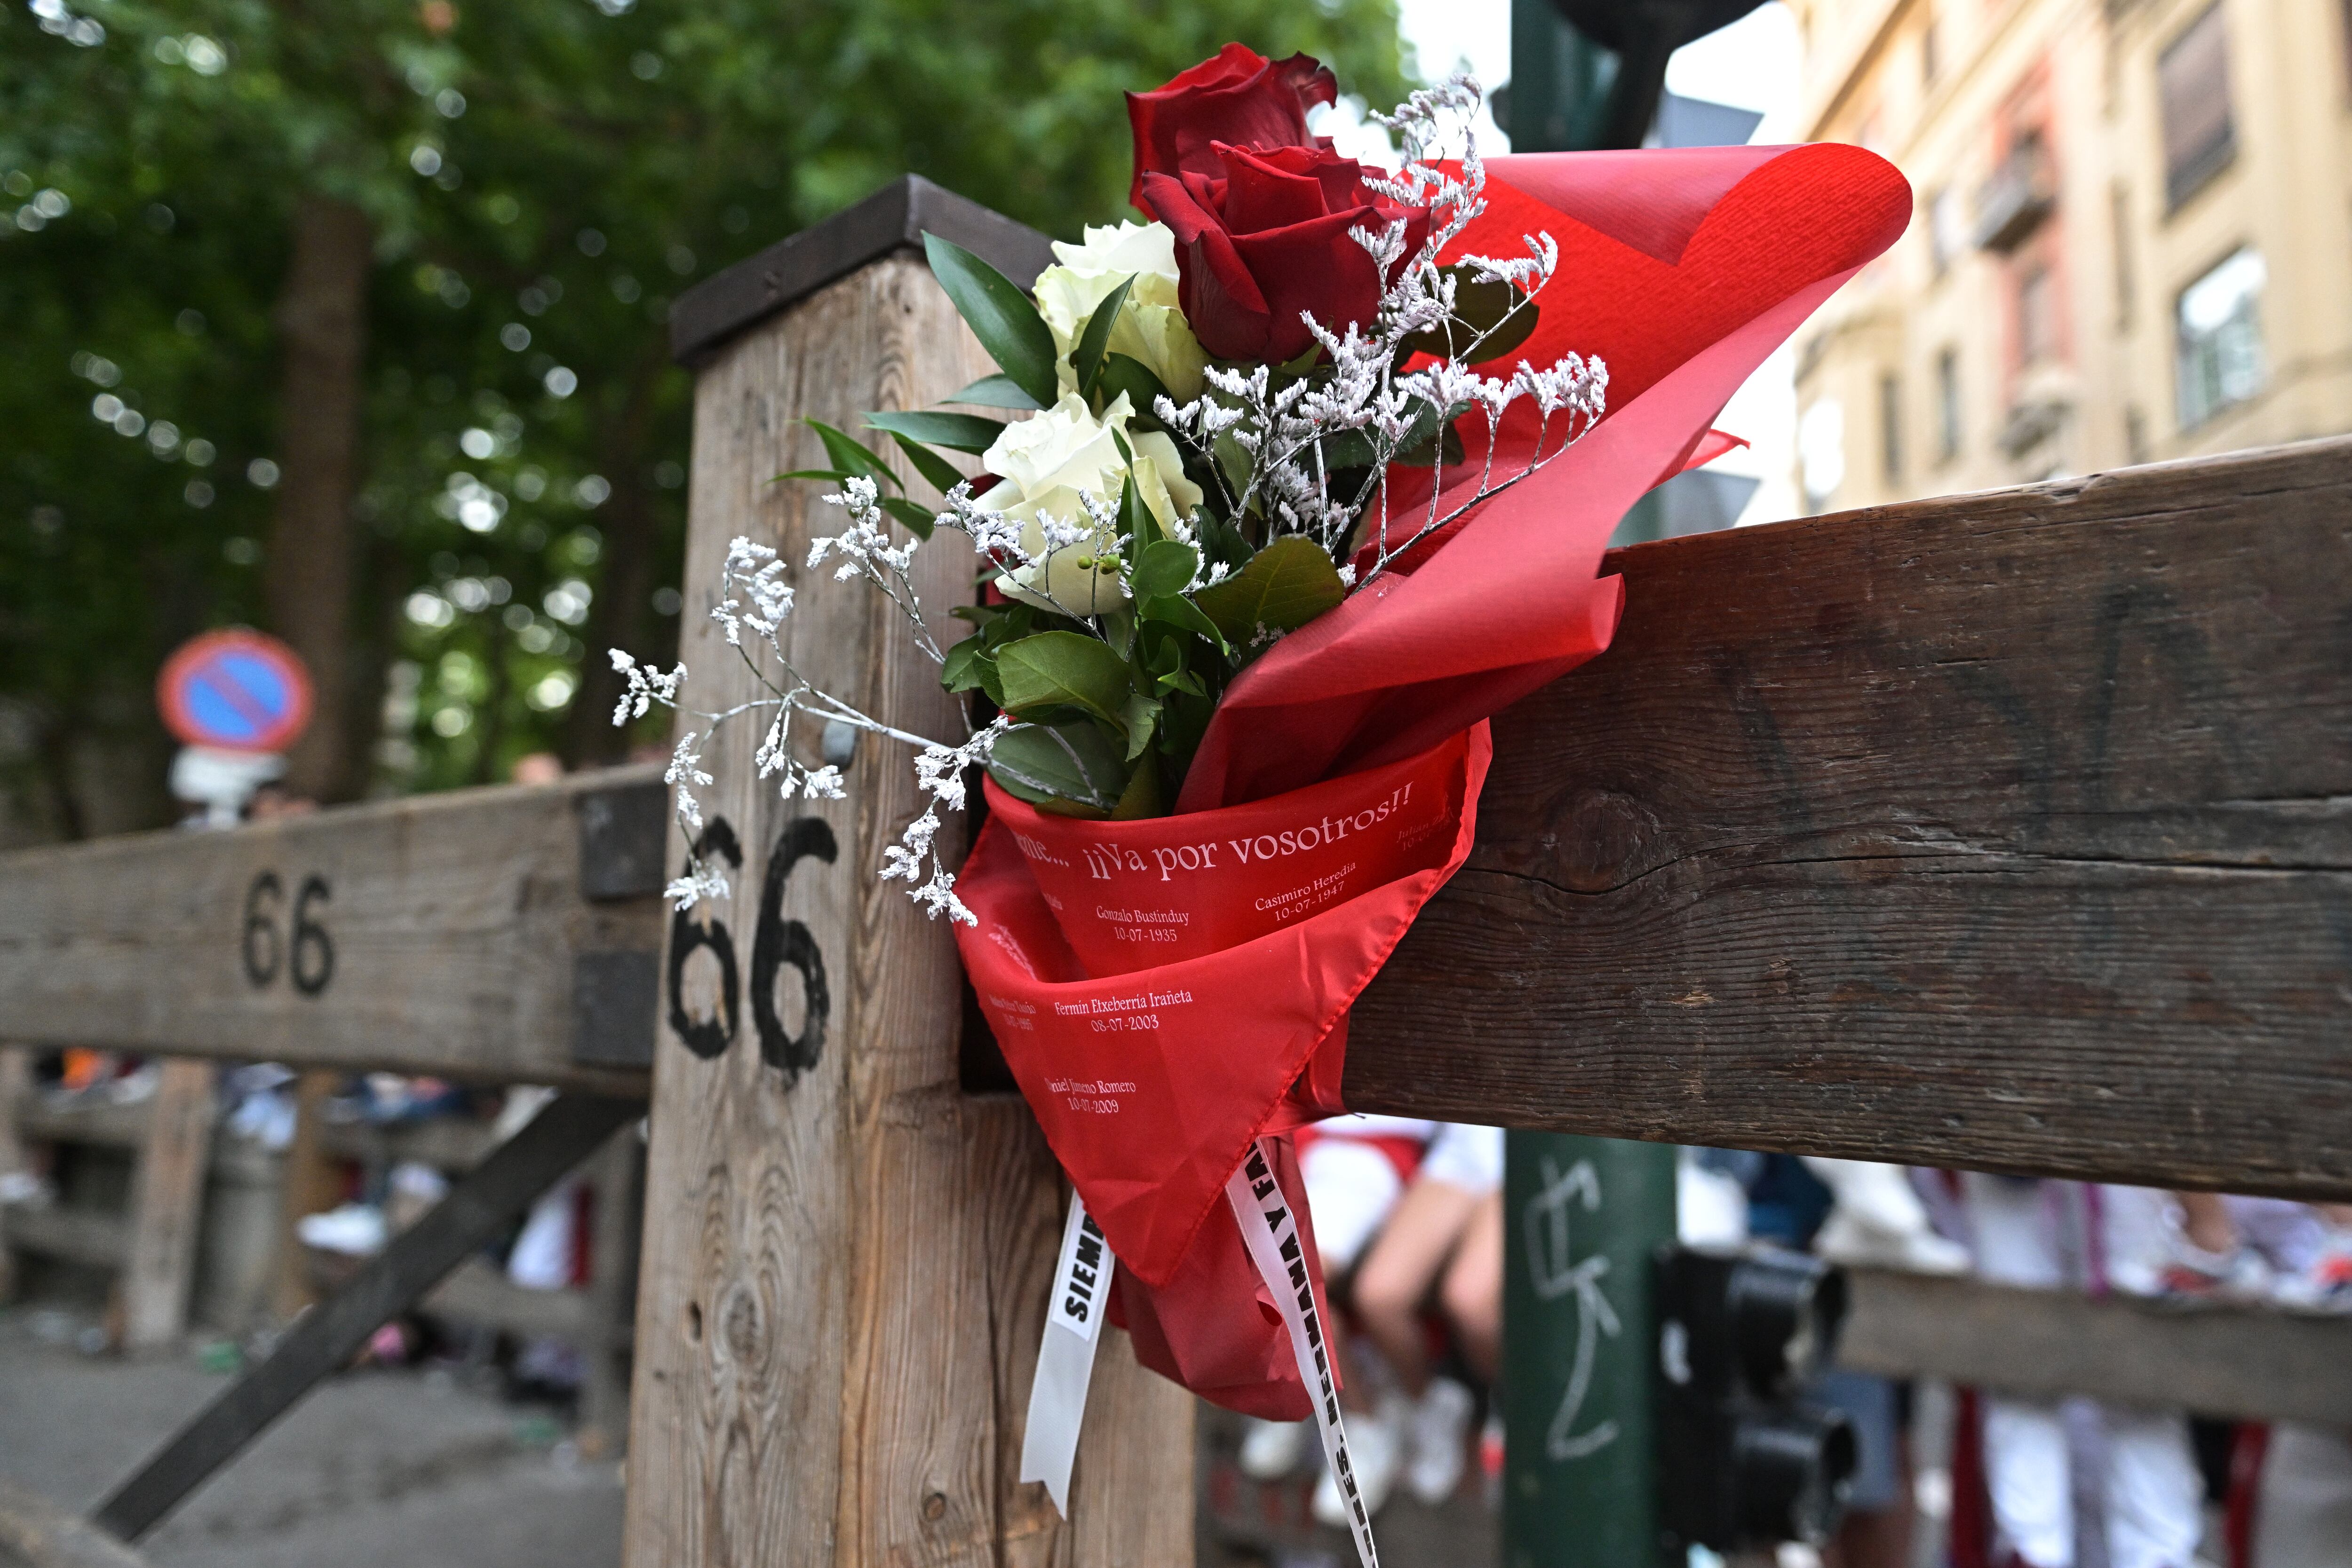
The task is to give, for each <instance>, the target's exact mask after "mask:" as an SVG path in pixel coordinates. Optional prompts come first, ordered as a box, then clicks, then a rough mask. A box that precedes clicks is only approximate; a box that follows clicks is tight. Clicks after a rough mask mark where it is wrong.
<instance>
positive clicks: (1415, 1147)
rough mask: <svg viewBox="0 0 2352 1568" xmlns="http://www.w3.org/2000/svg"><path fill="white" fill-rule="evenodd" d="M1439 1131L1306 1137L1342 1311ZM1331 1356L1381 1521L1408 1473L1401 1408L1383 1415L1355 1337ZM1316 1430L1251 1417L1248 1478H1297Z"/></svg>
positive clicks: (1355, 1121) (1407, 1123)
mask: <svg viewBox="0 0 2352 1568" xmlns="http://www.w3.org/2000/svg"><path fill="white" fill-rule="evenodd" d="M1435 1126H1436V1124H1435V1123H1433V1122H1428V1121H1423V1120H1422V1119H1421V1118H1419V1117H1412V1116H1363V1115H1349V1116H1335V1117H1332V1118H1331V1119H1330V1120H1328V1121H1325V1122H1318V1123H1316V1124H1314V1125H1312V1126H1308V1127H1302V1128H1300V1129H1299V1131H1298V1134H1297V1149H1298V1174H1299V1179H1300V1180H1301V1181H1302V1182H1304V1183H1305V1185H1306V1187H1307V1214H1308V1222H1309V1224H1310V1225H1312V1227H1313V1228H1314V1232H1315V1249H1316V1251H1317V1253H1318V1254H1319V1255H1320V1256H1321V1258H1322V1260H1323V1273H1324V1279H1325V1281H1326V1282H1327V1284H1328V1288H1329V1290H1330V1293H1331V1296H1332V1298H1333V1301H1334V1303H1335V1305H1336V1304H1338V1303H1339V1302H1340V1301H1345V1300H1346V1299H1348V1295H1349V1293H1348V1291H1346V1289H1345V1286H1346V1285H1347V1283H1348V1281H1349V1277H1350V1275H1351V1274H1352V1272H1353V1270H1354V1269H1355V1267H1356V1261H1357V1260H1358V1259H1359V1258H1360V1257H1361V1256H1362V1255H1363V1253H1364V1249H1365V1248H1366V1247H1367V1246H1368V1245H1369V1244H1370V1241H1371V1239H1372V1237H1373V1236H1374V1235H1375V1234H1376V1233H1377V1232H1378V1231H1379V1230H1380V1228H1381V1226H1382V1225H1384V1224H1386V1223H1387V1222H1388V1218H1389V1216H1390V1213H1391V1211H1392V1210H1393V1209H1394V1208H1395V1207H1396V1206H1397V1200H1398V1199H1399V1198H1400V1197H1402V1196H1403V1195H1404V1189H1405V1183H1406V1181H1407V1180H1408V1179H1409V1178H1410V1177H1411V1176H1412V1174H1413V1171H1414V1169H1415V1168H1416V1167H1417V1166H1419V1165H1420V1163H1421V1158H1422V1151H1423V1148H1424V1147H1426V1146H1427V1145H1428V1143H1429V1140H1430V1136H1431V1134H1432V1132H1433V1129H1434V1128H1435ZM1332 1348H1333V1350H1334V1352H1335V1353H1336V1354H1337V1359H1338V1360H1339V1366H1340V1373H1341V1377H1340V1392H1339V1403H1340V1406H1341V1407H1342V1408H1343V1409H1345V1410H1346V1411H1347V1412H1348V1415H1349V1417H1350V1419H1349V1422H1348V1447H1349V1458H1350V1461H1351V1462H1352V1464H1353V1466H1354V1469H1355V1473H1356V1490H1357V1492H1358V1494H1359V1495H1360V1497H1361V1498H1362V1500H1363V1502H1364V1507H1365V1508H1366V1510H1368V1511H1373V1512H1377V1511H1379V1510H1380V1508H1381V1505H1382V1504H1384V1503H1386V1502H1387V1500H1388V1497H1389V1493H1390V1491H1391V1490H1392V1489H1393V1488H1394V1487H1395V1485H1396V1480H1397V1474H1398V1471H1399V1470H1400V1469H1402V1464H1403V1459H1404V1452H1405V1437H1404V1433H1403V1430H1402V1420H1401V1419H1400V1418H1399V1416H1400V1413H1399V1411H1398V1410H1397V1408H1396V1407H1395V1406H1394V1403H1393V1402H1392V1401H1391V1402H1385V1403H1386V1405H1387V1407H1385V1408H1384V1407H1383V1405H1384V1402H1383V1401H1381V1399H1379V1398H1378V1397H1377V1396H1376V1395H1375V1392H1374V1390H1373V1388H1372V1387H1371V1384H1372V1383H1373V1382H1374V1380H1375V1378H1376V1377H1377V1369H1376V1368H1372V1367H1369V1366H1367V1365H1365V1364H1364V1362H1363V1358H1361V1357H1360V1356H1357V1355H1355V1354H1351V1352H1350V1349H1349V1344H1348V1343H1347V1336H1346V1335H1345V1334H1334V1335H1332ZM1313 1429H1314V1423H1313V1422H1312V1421H1268V1420H1264V1419H1261V1418H1259V1417H1256V1416H1252V1417H1250V1418H1249V1419H1248V1420H1247V1421H1246V1422H1245V1423H1244V1427H1243V1437H1242V1447H1241V1454H1240V1464H1241V1469H1242V1473H1243V1474H1244V1475H1246V1476H1249V1477H1250V1478H1252V1479H1255V1480H1261V1481H1270V1480H1276V1479H1280V1478H1281V1477H1283V1476H1286V1475H1288V1474H1290V1473H1291V1471H1293V1470H1295V1469H1297V1468H1298V1465H1299V1462H1300V1461H1301V1460H1302V1459H1303V1458H1305V1457H1306V1455H1307V1448H1308V1446H1309V1445H1308V1437H1309V1435H1310V1434H1311V1433H1312V1431H1313ZM1324 1490H1329V1491H1330V1492H1331V1494H1332V1506H1333V1508H1334V1509H1336V1508H1337V1507H1338V1506H1339V1503H1338V1497H1339V1483H1338V1482H1337V1481H1335V1480H1334V1479H1332V1478H1331V1476H1330V1475H1329V1473H1328V1468H1327V1469H1326V1472H1325V1474H1324V1475H1323V1477H1322V1479H1321V1481H1320V1483H1319V1484H1318V1489H1317V1493H1316V1497H1317V1502H1318V1507H1320V1505H1321V1501H1322V1494H1323V1492H1324ZM1335 1517H1336V1516H1335ZM1340 1522H1345V1521H1344V1520H1341V1521H1340Z"/></svg>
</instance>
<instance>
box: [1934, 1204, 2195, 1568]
mask: <svg viewBox="0 0 2352 1568" xmlns="http://www.w3.org/2000/svg"><path fill="white" fill-rule="evenodd" d="M1960 1190H1961V1197H1962V1205H1963V1208H1964V1210H1965V1213H1966V1218H1967V1222H1968V1225H1969V1230H1970V1233H1971V1234H1970V1238H1969V1240H1970V1250H1971V1253H1972V1255H1973V1256H1974V1258H1975V1260H1976V1270H1977V1274H1978V1277H1979V1278H1980V1279H1984V1280H1989V1281H1994V1282H1996V1283H2000V1284H2005V1285H2018V1286H2022V1287H2025V1288H2027V1289H2030V1290H2065V1289H2070V1288H2071V1289H2076V1290H2087V1291H2091V1292H2092V1293H2093V1294H2103V1293H2105V1291H2108V1290H2110V1289H2122V1290H2126V1291H2129V1292H2131V1293H2135V1294H2149V1293H2155V1292H2157V1291H2160V1290H2161V1289H2162V1286H2163V1280H2164V1277H2165V1270H2166V1269H2167V1267H2168V1264H2169V1262H2170V1261H2171V1260H2173V1259H2174V1258H2175V1257H2176V1256H2177V1255H2178V1250H2179V1235H2180V1232H2181V1228H2182V1226H2183V1225H2184V1223H2186V1222H2185V1221H2184V1220H2183V1219H2182V1218H2180V1217H2179V1209H2178V1208H2177V1207H2175V1206H2174V1204H2173V1202H2172V1199H2171V1198H2170V1197H2169V1196H2168V1195H2167V1194H2165V1193H2162V1192H2158V1191H2156V1190H2154V1189H2152V1188H2147V1187H2126V1186H2095V1185H2086V1184H2084V1183H2079V1182H2063V1181H2042V1180H2035V1179H2032V1178H2028V1177H2018V1176H1990V1175H1986V1174H1984V1173H1981V1172H1977V1171H1969V1172H1964V1173H1962V1175H1961V1177H1960ZM2099 1411H2100V1416H2101V1419H2102V1422H2103V1424H2104V1426H2105V1436H2106V1458H2105V1471H2104V1474H2102V1475H2100V1476H2099V1477H2097V1478H2095V1479H2097V1481H2098V1482H2099V1483H2100V1486H2099V1489H2098V1490H2100V1491H2101V1492H2103V1493H2104V1495H2105V1501H2106V1515H2107V1519H2106V1548H2107V1563H2108V1568H2190V1564H2191V1563H2193V1562H2194V1561H2195V1560H2196V1551H2197V1545H2198V1542H2199V1541H2200V1538H2201V1536H2202V1535H2203V1533H2204V1499H2205V1483H2204V1479H2203V1477H2202V1476H2201V1475H2200V1473H2199V1470H2198V1468H2197V1462H2196V1458H2195V1457H2194V1454H2193V1452H2192V1450H2191V1448H2190V1446H2189V1422H2188V1417H2187V1416H2184V1415H2183V1414H2182V1413H2181V1412H2179V1411H2178V1410H2160V1411H2159V1410H2137V1409H2131V1408H2127V1407H2125V1406H2099ZM1983 1450H1984V1470H1985V1479H1986V1484H1987V1488H1988V1490H1989V1491H1990V1495H1991V1502H1992V1512H1993V1522H1994V1526H1995V1528H1996V1530H1997V1531H1998V1533H1999V1537H2000V1551H2001V1552H2004V1553H2005V1555H2004V1556H2003V1557H2002V1558H2001V1559H2000V1561H2001V1562H2003V1563H2007V1564H2011V1565H2013V1568H2074V1544H2075V1532H2074V1465H2073V1459H2072V1457H2071V1455H2070V1451H2069V1447H2068V1443H2067V1435H2066V1428H2065V1424H2064V1421H2063V1416H2062V1414H2061V1410H2060V1406H2058V1405H2057V1404H2055V1403H2052V1402H2044V1401H2034V1400H2021V1399H2005V1398H1998V1397H1990V1396H1989V1397H1987V1398H1986V1399H1985V1401H1984V1417H1983Z"/></svg>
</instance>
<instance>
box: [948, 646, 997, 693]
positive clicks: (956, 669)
mask: <svg viewBox="0 0 2352 1568" xmlns="http://www.w3.org/2000/svg"><path fill="white" fill-rule="evenodd" d="M983 641H984V639H982V638H979V637H966V638H965V639H964V640H963V641H962V642H961V643H953V644H951V645H950V647H949V649H948V656H947V660H946V662H945V663H944V664H941V665H940V685H942V686H944V687H946V688H947V689H948V690H949V691H951V692H969V691H973V690H978V691H982V692H985V693H986V694H988V700H989V701H990V702H992V703H994V704H996V705H997V706H999V707H1003V706H1004V687H1003V683H1002V682H1000V681H999V680H998V679H997V674H996V661H995V660H994V659H992V658H991V657H990V656H989V653H988V650H987V648H985V647H984V646H982V643H983Z"/></svg>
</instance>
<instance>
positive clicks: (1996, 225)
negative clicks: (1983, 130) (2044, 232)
mask: <svg viewBox="0 0 2352 1568" xmlns="http://www.w3.org/2000/svg"><path fill="white" fill-rule="evenodd" d="M2057 205H2058V180H2057V174H2056V172H2055V171H2054V170H2053V169H2052V168H2051V165H2050V155H2049V153H2048V152H2045V151H2044V150H2043V149H2042V143H2041V141H2038V140H2031V141H2021V142H2019V143H2018V145H2017V147H2016V148H2015V149H2014V150H2013V151H2012V152H2011V153H2010V155H2009V156H2008V157H2006V158H2004V159H2002V160H2001V162H2000V168H1999V169H1997V170H1995V171H1994V172H1993V176H1992V178H1991V179H1990V180H1987V181H1986V182H1985V183H1984V184H1983V186H1982V187H1981V188H1979V190H1978V192H1977V201H1976V210H1977V227H1976V244H1977V248H1978V249H1979V250H1989V251H1992V252H1994V253H1996V254H1998V255H2001V256H2006V255H2008V254H2009V253H2010V252H2011V251H2013V250H2015V249H2016V248H2017V247H2018V246H2021V245H2023V244H2024V243H2025V242H2026V240H2027V238H2028V237H2030V236H2031V235H2032V233H2033V231H2034V230H2035V229H2037V228H2040V227H2041V226H2042V219H2044V218H2046V217H2048V216H2049V215H2050V214H2051V212H2052V211H2053V209H2054V208H2055V207H2056V206H2057Z"/></svg>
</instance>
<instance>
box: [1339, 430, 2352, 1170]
mask: <svg viewBox="0 0 2352 1568" xmlns="http://www.w3.org/2000/svg"><path fill="white" fill-rule="evenodd" d="M1609 565H1610V566H1612V567H1614V568H1615V569H1616V570H1620V571H1622V573H1623V574H1624V576H1625V580H1626V588H1627V593H1626V610H1625V619H1624V624H1623V626H1622V630H1621V631H1620V632H1619V635H1618V638H1617V641H1616V643H1615V644H1614V645H1613V646H1612V648H1611V649H1610V650H1609V652H1608V653H1605V654H1603V655H1602V656H1601V658H1599V659H1596V660H1595V661H1593V662H1592V663H1591V664H1589V665H1587V666H1586V667H1585V668H1583V669H1581V670H1579V671H1577V672H1575V673H1574V674H1570V675H1569V676H1568V677H1567V678H1565V679H1563V680H1561V681H1559V682H1558V683H1556V684H1555V685H1552V686H1551V687H1550V688H1549V689H1548V690H1546V691H1544V692H1542V693H1539V694H1538V695H1536V696H1534V697H1532V698H1530V699H1529V700H1528V701H1527V702H1525V703H1522V704H1520V705H1519V706H1517V708H1515V709H1513V710H1511V711H1510V712H1509V713H1507V714H1506V715H1505V716H1503V717H1502V718H1501V719H1500V720H1498V721H1497V723H1496V757H1495V769H1494V773H1493V775H1492V776H1491V777H1490V778H1489V779H1488V781H1487V784H1486V795H1485V799H1484V800H1483V801H1482V802H1481V804H1480V808H1479V835H1478V845H1477V849H1476V852H1475V854H1474V856H1473V858H1472V860H1471V862H1470V863H1469V865H1468V866H1467V867H1465V870H1464V871H1463V872H1462V873H1461V874H1460V875H1458V876H1457V877H1455V879H1454V882H1453V883H1452V884H1451V885H1450V886H1448V887H1447V888H1446V889H1445V890H1444V893H1443V894H1441V895H1440V896H1439V897H1438V898H1437V899H1436V900H1435V901H1434V902H1433V903H1432V904H1430V906H1429V907H1428V909H1427V910H1425V911H1424V912H1423V915H1422V917H1421V920H1420V921H1419V923H1418V924H1417V925H1415V926H1414V927H1413V929H1412V933H1411V935H1409V936H1407V937H1406V939H1405V941H1404V944H1403V945H1402V946H1401V947H1400V948H1399V949H1398V951H1397V954H1396V956H1395V957H1394V958H1393V959H1392V960H1391V963H1390V964H1389V966H1388V967H1387V968H1386V970H1384V971H1383V972H1382V974H1381V977H1380V978H1379V979H1378V980H1377V981H1375V982H1374V984H1373V986H1372V988H1371V990H1370V992H1369V993H1368V994H1367V995H1366V997H1365V998H1364V1000H1363V1002H1362V1004H1361V1005H1360V1007H1359V1008H1358V1009H1357V1011H1356V1014H1355V1022H1354V1025H1353V1029H1352V1032H1351V1036H1350V1045H1349V1071H1348V1076H1347V1081H1346V1082H1347V1097H1348V1102H1349V1104H1351V1105H1360V1107H1361V1108H1363V1109H1365V1110H1399V1109H1403V1108H1405V1107H1407V1106H1410V1107H1411V1108H1412V1112H1413V1113H1414V1114H1419V1115H1437V1116H1447V1117H1451V1118H1454V1119H1456V1120H1470V1121H1487V1122H1501V1123H1507V1124H1512V1125H1515V1126H1538V1127H1548V1128H1554V1129H1558V1130H1560V1131H1569V1132H1579V1133H1592V1134H1606V1135H1611V1136H1616V1137H1626V1138H1643V1139H1658V1140H1670V1141H1675V1142H1681V1143H1695V1144H1709V1145H1720V1146H1727V1147H1733V1148H1743V1149H1783V1150H1792V1151H1801V1152H1804V1153H1807V1154H1826V1155H1850V1156H1854V1157H1859V1158H1866V1159H1882V1160H1898V1161H1907V1162H1910V1163H1912V1164H1916V1165H1929V1166H1958V1167H1965V1168H1969V1169H1976V1170H2006V1171H2016V1172H2025V1173H2033V1174H2041V1175H2051V1176H2085V1177H2096V1178H2100V1179H2105V1180H2113V1181H2130V1182H2144V1183H2150V1184H2155V1185H2159V1186H2201V1187H2214V1188H2226V1189H2231V1190H2238V1191H2246V1192H2271V1193H2278V1194H2282V1195H2287V1196H2298V1197H2334V1198H2344V1197H2352V1137H2347V1136H2346V1134H2345V1129H2346V1127H2347V1125H2352V1030H2347V1028H2346V1021H2347V1017H2352V602H2347V598H2346V592H2345V588H2346V584H2347V583H2352V440H2331V441H2317V442H2311V443H2307V444H2301V445H2296V446H2289V447H2280V448H2275V449H2272V450H2267V451H2259V452H2250V453H2244V454H2241V455H2232V456H2228V457H2221V458H2211V459H2205V460H2201V461H2198V462H2190V463H2175V464H2168V465H2160V466H2155V467H2147V468H2137V469H2129V470H2126V471H2123V472H2119V473H2115V474H2104V475H2096V476H2092V477H2090V478H2088V479H2081V480H2072V481H2068V482H2066V483H2063V484H2055V485H2045V486H2032V487H2029V488H2025V489H2020V490H2007V491H1998V492H1992V493H1989V494H1984V495H1975V496H1955V497H1946V498H1943V499H1938V500H1932V501H1921V502H1917V503H1914V504H1910V505H1906V506H1902V507H1885V508H1881V509H1878V510H1874V511H1866V512H1857V513H1849V514H1845V515H1842V516H1838V517H1822V518H1817V519H1812V520H1809V521H1803V522H1794V523H1784V524H1780V525H1776V526H1774V527H1769V528H1746V529H1741V530H1738V531H1737V532H1734V533H1718V534H1709V535H1701V536H1698V537H1695V538H1681V539H1673V540H1668V541H1665V542H1663V543H1658V544H1649V545H1637V546H1635V547H1633V549H1627V550H1622V551H1619V552H1617V553H1616V554H1615V555H1614V556H1612V558H1611V559H1610V562H1609Z"/></svg>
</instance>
